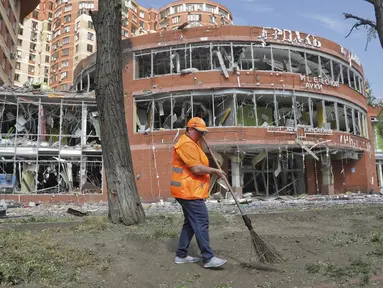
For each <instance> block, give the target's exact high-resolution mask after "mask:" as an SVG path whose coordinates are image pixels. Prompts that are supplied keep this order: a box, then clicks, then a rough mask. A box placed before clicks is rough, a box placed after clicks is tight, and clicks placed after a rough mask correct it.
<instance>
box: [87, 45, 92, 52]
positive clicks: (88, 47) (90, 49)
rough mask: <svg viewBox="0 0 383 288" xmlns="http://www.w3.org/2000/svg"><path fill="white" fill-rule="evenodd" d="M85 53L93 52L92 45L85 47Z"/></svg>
mask: <svg viewBox="0 0 383 288" xmlns="http://www.w3.org/2000/svg"><path fill="white" fill-rule="evenodd" d="M86 51H88V52H93V45H90V44H88V45H86Z"/></svg>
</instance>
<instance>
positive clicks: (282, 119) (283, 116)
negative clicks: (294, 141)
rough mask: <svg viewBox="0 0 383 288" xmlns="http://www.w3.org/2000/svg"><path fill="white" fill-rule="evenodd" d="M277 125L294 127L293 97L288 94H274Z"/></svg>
mask: <svg viewBox="0 0 383 288" xmlns="http://www.w3.org/2000/svg"><path fill="white" fill-rule="evenodd" d="M276 104H277V107H278V109H277V117H278V121H277V125H278V126H284V127H295V117H294V105H293V97H292V96H290V95H276Z"/></svg>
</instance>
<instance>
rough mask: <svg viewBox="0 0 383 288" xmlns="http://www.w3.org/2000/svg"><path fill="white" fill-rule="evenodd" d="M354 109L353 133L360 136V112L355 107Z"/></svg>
mask: <svg viewBox="0 0 383 288" xmlns="http://www.w3.org/2000/svg"><path fill="white" fill-rule="evenodd" d="M353 111H354V121H355V122H354V123H355V133H354V134H355V135H357V136H362V123H361V119H360V112H359V111H358V110H356V109H354V110H353Z"/></svg>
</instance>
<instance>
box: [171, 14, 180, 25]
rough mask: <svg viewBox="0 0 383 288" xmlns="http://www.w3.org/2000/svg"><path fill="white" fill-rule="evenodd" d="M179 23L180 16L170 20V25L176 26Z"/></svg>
mask: <svg viewBox="0 0 383 288" xmlns="http://www.w3.org/2000/svg"><path fill="white" fill-rule="evenodd" d="M180 22H181V16H176V17H173V18H172V23H173V24H177V23H180Z"/></svg>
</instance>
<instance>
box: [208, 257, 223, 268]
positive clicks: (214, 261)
mask: <svg viewBox="0 0 383 288" xmlns="http://www.w3.org/2000/svg"><path fill="white" fill-rule="evenodd" d="M225 263H226V260H224V259H219V258H217V257H213V258H211V259H210V260H209V262H206V263H205V265H203V267H204V268H218V267H221V266H222V265H223V264H225Z"/></svg>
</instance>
